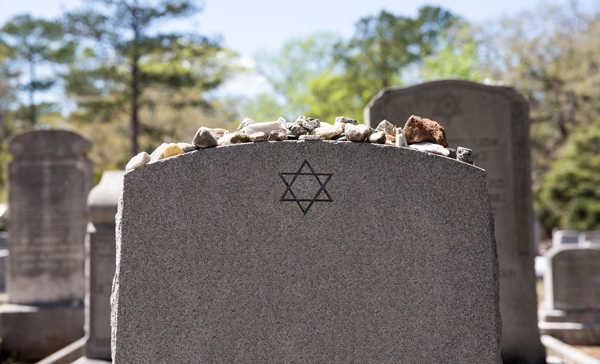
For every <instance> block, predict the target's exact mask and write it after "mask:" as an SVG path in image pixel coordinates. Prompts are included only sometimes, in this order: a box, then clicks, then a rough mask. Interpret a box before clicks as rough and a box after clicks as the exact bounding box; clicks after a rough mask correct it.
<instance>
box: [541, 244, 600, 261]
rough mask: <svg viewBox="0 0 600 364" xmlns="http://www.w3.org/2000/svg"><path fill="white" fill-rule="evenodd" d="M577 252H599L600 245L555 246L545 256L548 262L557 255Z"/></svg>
mask: <svg viewBox="0 0 600 364" xmlns="http://www.w3.org/2000/svg"><path fill="white" fill-rule="evenodd" d="M577 250H598V251H600V244H561V245H558V246H553V247H552V248H550V250H548V251H547V252H546V254H545V257H546V258H547V259H548V260H552V258H554V257H555V256H556V255H558V254H560V253H565V252H568V251H577Z"/></svg>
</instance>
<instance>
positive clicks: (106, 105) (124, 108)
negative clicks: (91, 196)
mask: <svg viewBox="0 0 600 364" xmlns="http://www.w3.org/2000/svg"><path fill="white" fill-rule="evenodd" d="M96 3H98V4H100V5H102V6H97V7H95V8H90V9H87V10H84V11H80V12H76V13H70V14H67V15H66V24H68V28H69V30H70V32H71V33H72V34H74V35H78V36H80V37H82V38H84V39H86V40H87V42H90V41H91V42H93V46H91V47H90V48H88V49H85V50H83V51H82V52H80V55H79V57H80V59H79V62H77V63H76V64H74V65H73V66H72V67H71V70H70V72H69V75H68V77H66V81H67V91H68V92H69V94H71V95H73V96H74V97H75V98H76V100H77V102H78V105H79V109H78V111H77V113H76V114H75V117H76V118H77V120H79V121H82V120H87V121H90V122H91V121H103V122H116V121H117V120H120V119H121V120H122V119H123V118H125V117H126V116H127V115H129V118H130V132H129V134H130V137H131V148H130V149H129V150H130V152H131V154H136V153H137V151H138V133H139V134H140V135H141V136H144V137H148V138H149V143H150V144H157V143H158V142H159V141H160V140H162V138H163V137H165V128H163V127H161V126H160V125H158V124H152V123H149V122H148V119H149V118H148V117H145V116H147V115H151V114H152V113H153V112H154V110H155V109H156V108H157V107H158V103H157V101H156V99H154V98H153V97H150V95H149V91H150V90H154V92H155V94H156V93H159V94H160V95H161V97H162V99H161V103H163V104H165V103H166V104H168V105H169V106H170V107H172V108H174V109H182V108H186V107H197V108H204V109H210V107H211V104H210V102H208V101H207V100H206V99H205V98H203V93H204V92H205V91H208V90H212V89H214V88H215V87H217V86H218V85H219V84H220V83H221V82H222V81H223V79H224V77H226V75H228V74H229V73H230V72H231V69H232V68H231V67H230V66H229V65H230V64H231V60H232V58H233V57H234V54H233V53H232V52H228V51H224V50H221V49H220V48H219V47H218V46H217V45H216V44H215V43H214V42H213V41H210V40H209V39H207V38H205V37H201V36H196V35H191V34H176V33H169V34H166V33H155V32H154V30H155V29H154V28H153V26H154V25H155V24H157V23H159V22H162V21H164V20H169V19H173V18H177V17H182V16H187V15H190V14H192V13H194V12H196V11H198V10H199V9H198V8H197V7H196V6H195V5H194V3H193V2H192V1H189V0H179V1H178V0H169V1H164V2H162V3H160V4H159V5H157V6H154V7H153V6H151V5H149V4H147V3H145V2H144V3H142V2H140V1H138V0H118V1H113V0H98V1H96ZM190 90H194V92H189V91H190ZM140 120H141V121H143V123H140ZM121 130H122V131H123V132H125V130H124V129H121ZM144 146H147V145H144Z"/></svg>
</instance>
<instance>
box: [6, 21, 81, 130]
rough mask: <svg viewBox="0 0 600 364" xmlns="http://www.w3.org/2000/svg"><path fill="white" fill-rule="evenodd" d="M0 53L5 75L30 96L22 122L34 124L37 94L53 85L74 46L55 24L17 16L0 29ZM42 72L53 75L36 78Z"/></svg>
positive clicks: (75, 45) (37, 109) (59, 25)
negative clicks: (59, 67)
mask: <svg viewBox="0 0 600 364" xmlns="http://www.w3.org/2000/svg"><path fill="white" fill-rule="evenodd" d="M0 44H2V48H1V51H2V52H3V55H4V57H3V58H4V64H5V66H6V71H7V72H6V76H7V77H9V78H11V79H12V80H14V81H15V82H17V83H18V84H19V88H20V89H21V90H23V91H25V92H26V93H27V94H28V96H29V107H28V108H29V110H28V111H27V114H26V116H25V115H23V116H22V119H23V120H25V119H27V120H29V123H30V125H35V124H36V122H37V119H38V115H39V114H43V112H44V110H39V105H38V104H36V102H35V95H36V94H37V93H38V92H42V91H47V90H49V89H51V88H52V87H54V86H55V84H56V82H57V80H58V77H57V75H56V73H57V71H56V68H57V67H56V66H57V65H60V64H66V63H69V62H71V61H72V60H73V56H74V52H75V48H76V47H77V44H76V43H75V42H74V41H69V40H66V38H65V32H64V29H63V26H62V25H61V24H60V23H59V22H56V21H46V20H43V19H34V18H32V17H31V16H29V15H18V16H15V17H14V18H12V19H11V20H10V21H9V22H7V23H6V24H5V25H4V26H3V27H2V28H1V29H0ZM40 67H44V68H45V73H47V72H48V70H49V69H52V70H53V71H54V72H52V75H49V76H45V77H39V76H38V70H39V68H40Z"/></svg>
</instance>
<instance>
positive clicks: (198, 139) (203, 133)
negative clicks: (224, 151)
mask: <svg viewBox="0 0 600 364" xmlns="http://www.w3.org/2000/svg"><path fill="white" fill-rule="evenodd" d="M192 143H193V144H194V145H195V146H197V147H198V148H209V147H215V146H217V145H218V144H219V143H218V142H217V139H216V138H215V137H214V136H213V135H212V133H211V132H210V131H209V130H208V128H205V127H201V128H200V129H198V131H197V132H196V135H195V136H194V140H193V141H192Z"/></svg>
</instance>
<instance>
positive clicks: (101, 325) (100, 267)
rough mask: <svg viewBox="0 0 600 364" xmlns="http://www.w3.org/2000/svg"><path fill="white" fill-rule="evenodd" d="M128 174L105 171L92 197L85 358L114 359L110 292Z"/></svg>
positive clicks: (89, 229) (87, 250) (87, 272)
mask: <svg viewBox="0 0 600 364" xmlns="http://www.w3.org/2000/svg"><path fill="white" fill-rule="evenodd" d="M124 173H125V172H124V171H105V172H104V173H103V174H102V179H101V180H100V183H98V185H97V186H96V187H94V188H93V189H92V190H91V191H90V194H89V196H88V206H89V208H90V223H89V224H88V233H87V236H86V242H85V250H86V267H85V268H86V270H85V275H86V292H85V294H86V296H85V332H86V336H87V342H86V345H85V355H86V357H87V358H92V359H108V360H110V358H111V355H110V293H111V287H112V281H113V277H114V275H115V254H116V253H115V215H116V214H117V205H118V202H119V196H120V195H121V191H122V190H123V174H124Z"/></svg>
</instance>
